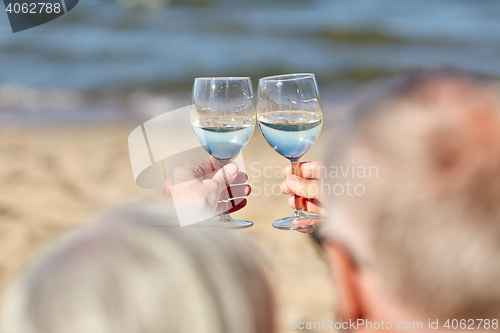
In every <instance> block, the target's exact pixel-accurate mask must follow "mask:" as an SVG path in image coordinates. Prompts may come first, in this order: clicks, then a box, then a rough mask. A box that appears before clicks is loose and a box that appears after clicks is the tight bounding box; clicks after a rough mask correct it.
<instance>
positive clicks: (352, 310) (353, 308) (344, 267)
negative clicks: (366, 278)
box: [324, 242, 366, 322]
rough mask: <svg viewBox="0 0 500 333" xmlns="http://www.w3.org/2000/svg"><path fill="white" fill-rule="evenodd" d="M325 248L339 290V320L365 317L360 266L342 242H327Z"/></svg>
mask: <svg viewBox="0 0 500 333" xmlns="http://www.w3.org/2000/svg"><path fill="white" fill-rule="evenodd" d="M324 250H325V255H326V258H327V261H328V266H329V268H330V274H331V275H332V278H333V281H334V284H335V289H336V292H337V311H338V317H339V318H337V320H341V321H347V322H348V321H349V319H350V320H352V321H356V320H358V319H364V318H365V317H364V316H365V314H366V313H365V309H364V304H363V297H362V285H361V279H360V272H359V269H358V267H357V266H356V264H355V263H354V262H353V260H352V258H351V256H350V255H349V252H348V251H347V249H346V248H345V247H344V246H342V245H341V244H339V243H336V242H327V243H326V244H325V245H324Z"/></svg>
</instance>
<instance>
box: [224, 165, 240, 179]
mask: <svg viewBox="0 0 500 333" xmlns="http://www.w3.org/2000/svg"><path fill="white" fill-rule="evenodd" d="M224 170H226V174H227V175H228V176H229V177H234V176H236V174H237V173H238V170H239V169H238V166H237V165H236V164H235V163H229V164H228V165H226V166H225V167H224Z"/></svg>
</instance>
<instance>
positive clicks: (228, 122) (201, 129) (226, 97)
mask: <svg viewBox="0 0 500 333" xmlns="http://www.w3.org/2000/svg"><path fill="white" fill-rule="evenodd" d="M191 104H192V105H193V108H192V112H191V124H192V127H193V131H194V134H195V135H196V137H197V139H198V141H199V142H200V144H201V145H202V146H203V148H204V149H205V150H206V151H207V152H208V153H209V154H210V155H211V156H212V157H213V158H214V159H215V160H216V161H217V162H218V163H222V164H224V163H227V162H229V161H231V160H232V159H234V158H235V157H236V156H237V155H238V154H239V153H240V151H241V149H242V148H243V147H244V146H245V145H246V144H247V142H248V140H249V139H250V137H251V135H252V133H253V130H254V127H255V105H254V100H253V89H252V84H251V81H250V78H248V77H243V78H241V77H224V78H196V79H195V82H194V86H193V92H192V100H191ZM222 175H223V177H224V178H225V179H226V184H227V192H228V194H229V198H228V202H229V203H231V205H233V208H234V205H235V202H234V200H233V198H234V193H232V188H231V186H230V183H229V182H228V181H227V175H226V174H225V170H224V168H223V169H222ZM208 223H209V224H210V225H216V226H222V227H228V228H247V227H250V226H252V225H253V223H252V222H249V221H241V220H237V219H234V218H232V217H231V216H230V215H229V214H228V213H221V214H220V215H219V216H218V217H217V218H214V219H211V220H210V221H208Z"/></svg>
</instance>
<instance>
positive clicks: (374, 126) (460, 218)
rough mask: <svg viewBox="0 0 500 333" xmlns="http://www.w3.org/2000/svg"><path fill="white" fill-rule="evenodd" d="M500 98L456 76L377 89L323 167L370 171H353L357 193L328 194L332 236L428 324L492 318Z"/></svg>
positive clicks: (499, 295) (499, 214) (356, 110)
mask: <svg viewBox="0 0 500 333" xmlns="http://www.w3.org/2000/svg"><path fill="white" fill-rule="evenodd" d="M499 96H500V91H499V89H498V87H497V83H495V82H494V81H492V80H489V79H486V78H483V77H479V76H476V75H474V74H469V73H463V72H460V71H456V70H419V71H414V72H411V73H409V74H406V75H402V76H398V77H395V78H392V79H389V80H387V81H386V82H378V83H376V84H375V85H374V86H373V87H371V88H369V89H368V90H367V91H366V92H365V93H363V97H360V100H361V102H359V103H357V104H356V105H354V106H353V108H352V109H351V112H352V114H351V115H350V116H349V119H350V123H349V125H348V126H346V128H348V130H347V131H344V132H341V133H340V135H338V136H336V138H335V142H333V143H332V146H333V147H334V148H333V149H332V151H330V152H329V154H330V160H329V162H328V163H327V165H336V166H342V165H361V166H365V167H367V166H376V167H377V168H378V174H377V177H371V178H363V179H354V178H355V177H352V175H351V173H349V176H350V177H349V176H348V177H349V178H350V180H351V181H352V182H356V183H362V184H363V185H364V186H365V192H364V194H363V195H352V196H349V195H346V194H344V195H342V196H340V197H332V198H331V201H330V203H329V204H330V206H329V207H328V208H329V209H330V210H331V214H332V215H333V220H332V222H331V223H329V225H328V229H329V231H328V232H329V237H333V238H337V239H338V240H341V241H342V242H344V243H345V244H346V246H350V247H351V251H352V252H353V257H354V258H355V259H358V260H359V261H360V262H363V260H364V261H367V262H368V263H369V264H371V265H372V269H375V270H376V271H377V272H378V276H379V277H380V285H381V286H382V288H383V290H385V291H387V292H388V293H391V294H392V295H395V296H396V297H397V298H398V299H399V300H400V301H403V302H404V303H405V304H407V305H408V306H410V307H414V308H415V309H417V310H418V311H421V313H422V314H427V315H429V316H430V317H440V318H490V319H491V318H498V315H500V103H499V100H498V98H499ZM353 162H354V164H353ZM356 257H357V258H356Z"/></svg>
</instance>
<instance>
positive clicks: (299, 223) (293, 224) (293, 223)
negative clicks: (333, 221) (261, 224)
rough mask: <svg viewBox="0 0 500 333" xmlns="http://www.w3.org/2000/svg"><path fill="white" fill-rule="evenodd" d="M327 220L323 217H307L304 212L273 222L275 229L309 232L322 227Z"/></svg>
mask: <svg viewBox="0 0 500 333" xmlns="http://www.w3.org/2000/svg"><path fill="white" fill-rule="evenodd" d="M324 219H325V218H324V217H323V216H321V215H307V214H304V213H303V212H302V211H297V212H295V215H293V216H290V217H285V218H283V219H279V220H276V221H274V222H273V227H275V228H276V229H280V230H299V231H300V230H308V229H314V228H316V227H318V226H320V225H321V223H322V222H323V220H324Z"/></svg>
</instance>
